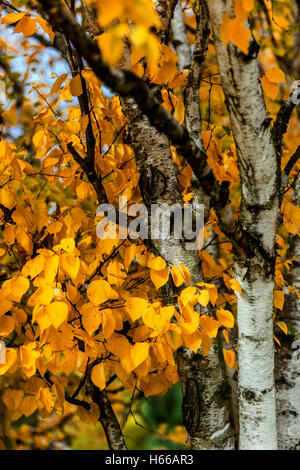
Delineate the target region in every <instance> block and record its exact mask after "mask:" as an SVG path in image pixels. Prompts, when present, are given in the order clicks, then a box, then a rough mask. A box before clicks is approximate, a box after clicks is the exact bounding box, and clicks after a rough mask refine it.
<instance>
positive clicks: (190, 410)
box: [182, 379, 201, 436]
mask: <svg viewBox="0 0 300 470" xmlns="http://www.w3.org/2000/svg"><path fill="white" fill-rule="evenodd" d="M200 402H201V399H200V391H199V387H198V383H197V381H196V380H194V379H188V380H187V383H186V390H185V395H184V398H183V404H182V415H183V420H184V425H185V427H186V430H187V432H188V433H189V435H190V436H194V435H195V433H197V431H198V430H199V427H200Z"/></svg>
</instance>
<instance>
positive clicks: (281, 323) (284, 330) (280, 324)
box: [276, 321, 288, 335]
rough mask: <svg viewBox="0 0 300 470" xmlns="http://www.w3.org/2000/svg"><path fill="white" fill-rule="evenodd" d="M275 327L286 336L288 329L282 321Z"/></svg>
mask: <svg viewBox="0 0 300 470" xmlns="http://www.w3.org/2000/svg"><path fill="white" fill-rule="evenodd" d="M276 325H277V326H279V328H280V329H281V330H282V331H283V332H284V333H285V334H286V335H287V334H288V327H287V325H286V323H285V322H284V321H277V322H276Z"/></svg>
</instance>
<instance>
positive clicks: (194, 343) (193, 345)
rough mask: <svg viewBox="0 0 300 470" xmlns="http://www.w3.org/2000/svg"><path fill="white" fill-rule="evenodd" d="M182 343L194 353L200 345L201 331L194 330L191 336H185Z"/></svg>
mask: <svg viewBox="0 0 300 470" xmlns="http://www.w3.org/2000/svg"><path fill="white" fill-rule="evenodd" d="M184 341H185V344H186V346H187V347H188V348H189V349H191V350H192V351H194V353H196V352H197V351H198V349H199V348H200V346H201V344H202V335H201V331H199V330H196V331H195V332H194V333H192V334H191V335H188V336H185V337H184Z"/></svg>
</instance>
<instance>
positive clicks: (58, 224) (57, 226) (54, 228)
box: [47, 220, 63, 234]
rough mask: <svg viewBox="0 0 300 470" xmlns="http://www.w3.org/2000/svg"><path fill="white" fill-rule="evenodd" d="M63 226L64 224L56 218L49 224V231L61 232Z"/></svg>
mask: <svg viewBox="0 0 300 470" xmlns="http://www.w3.org/2000/svg"><path fill="white" fill-rule="evenodd" d="M62 228H63V224H62V223H61V222H60V221H59V220H55V221H54V222H52V224H50V225H48V227H47V231H48V233H51V234H53V233H59V232H60V231H61V229H62Z"/></svg>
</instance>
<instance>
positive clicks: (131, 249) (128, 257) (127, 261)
mask: <svg viewBox="0 0 300 470" xmlns="http://www.w3.org/2000/svg"><path fill="white" fill-rule="evenodd" d="M135 253H136V245H133V244H131V245H130V246H128V247H127V248H126V250H125V255H124V266H125V269H126V271H127V272H128V268H129V266H130V265H131V263H132V261H133V260H134V257H135Z"/></svg>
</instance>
